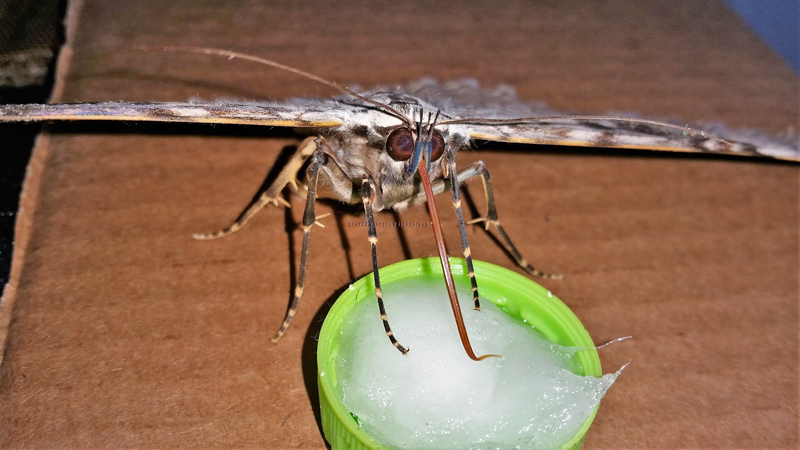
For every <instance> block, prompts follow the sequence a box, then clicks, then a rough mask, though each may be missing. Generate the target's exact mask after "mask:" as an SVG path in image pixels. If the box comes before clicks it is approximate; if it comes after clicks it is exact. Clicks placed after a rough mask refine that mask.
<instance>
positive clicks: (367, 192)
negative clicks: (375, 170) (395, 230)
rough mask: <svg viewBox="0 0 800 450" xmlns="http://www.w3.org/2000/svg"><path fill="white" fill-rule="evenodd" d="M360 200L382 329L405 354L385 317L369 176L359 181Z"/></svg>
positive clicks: (405, 349)
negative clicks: (365, 221) (365, 220)
mask: <svg viewBox="0 0 800 450" xmlns="http://www.w3.org/2000/svg"><path fill="white" fill-rule="evenodd" d="M361 201H362V202H363V203H364V212H365V213H366V216H367V231H368V233H369V243H370V246H371V247H372V274H373V275H374V277H375V296H376V297H377V298H378V309H379V310H380V312H381V320H382V321H383V329H384V330H386V335H387V336H389V340H390V341H391V342H392V345H394V346H395V348H397V349H398V350H400V353H402V354H404V355H405V354H406V353H408V349H407V348H405V347H403V346H402V345H400V343H399V342H397V339H396V338H395V337H394V333H393V332H392V328H391V327H390V326H389V320H388V318H387V317H386V307H385V306H384V304H383V291H382V290H381V277H380V274H379V271H378V230H377V229H376V227H375V218H374V217H373V215H372V187H371V186H370V181H369V178H364V179H363V180H362V182H361Z"/></svg>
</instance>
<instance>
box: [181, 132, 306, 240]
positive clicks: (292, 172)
mask: <svg viewBox="0 0 800 450" xmlns="http://www.w3.org/2000/svg"><path fill="white" fill-rule="evenodd" d="M315 141H316V138H314V137H309V138H307V139H305V140H304V141H303V142H302V143H301V144H300V145H299V146H298V147H297V150H296V151H295V153H294V155H292V157H291V158H290V159H289V161H288V162H287V163H286V165H285V166H284V167H283V169H281V171H280V172H279V173H278V176H277V177H276V178H275V181H273V182H272V184H270V185H269V187H268V188H267V189H266V190H265V191H264V192H263V193H262V194H261V196H260V197H259V198H258V200H256V201H254V202H252V203H250V205H248V206H247V208H245V210H244V211H242V213H241V214H239V217H237V218H236V220H234V221H233V223H231V224H230V225H228V226H227V227H225V228H223V229H222V230H219V231H215V232H213V233H198V234H195V235H194V236H193V237H194V238H195V239H198V240H210V239H218V238H222V237H225V236H227V235H229V234H232V233H235V232H237V231H239V229H240V228H242V227H243V226H244V224H246V223H247V221H248V220H250V219H251V218H252V217H253V216H255V215H256V213H258V212H259V211H261V210H262V209H263V208H264V207H265V206H267V205H269V204H273V205H275V206H285V207H287V208H289V207H291V205H290V204H289V202H287V201H286V200H284V198H283V197H281V191H282V190H283V188H285V187H286V186H287V185H289V186H291V187H292V189H294V190H295V191H297V172H298V171H299V170H300V168H301V167H303V164H305V162H306V160H307V159H308V158H309V157H310V156H311V155H312V154H313V153H314V151H315V150H316V149H317V144H316V142H315Z"/></svg>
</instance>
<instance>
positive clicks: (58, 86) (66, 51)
mask: <svg viewBox="0 0 800 450" xmlns="http://www.w3.org/2000/svg"><path fill="white" fill-rule="evenodd" d="M82 9H83V0H72V1H70V2H69V5H68V7H67V15H66V18H65V19H64V28H65V30H66V36H65V39H64V45H62V46H61V51H60V52H59V54H58V61H57V63H56V73H55V86H54V87H53V93H52V95H51V96H50V103H54V102H58V101H59V100H60V99H61V97H62V94H63V91H64V78H65V76H66V74H67V73H68V72H69V67H70V65H71V62H72V43H73V41H74V36H75V31H76V30H77V29H78V21H79V17H80V12H81V10H82ZM49 155H50V134H48V133H47V129H46V127H45V128H44V129H43V130H42V132H41V133H40V134H39V136H38V137H37V138H36V143H35V144H34V146H33V152H32V154H31V160H30V162H29V163H28V168H27V170H26V173H25V182H24V183H23V185H22V193H21V194H20V200H19V211H17V221H16V223H15V225H14V246H13V255H12V257H11V274H10V276H9V279H8V283H7V284H6V285H5V287H4V288H3V293H2V296H1V297H0V350H2V351H0V364H2V363H3V360H4V357H5V354H6V347H7V345H8V330H9V326H10V324H11V316H12V313H13V310H14V301H15V300H16V297H17V286H18V285H19V282H20V279H21V278H22V270H23V269H22V267H23V262H24V261H25V257H26V255H27V250H28V243H29V242H30V238H31V224H32V223H33V217H34V214H36V208H37V206H38V203H39V190H40V188H41V181H42V174H43V171H44V167H45V162H46V161H47V159H48V158H49Z"/></svg>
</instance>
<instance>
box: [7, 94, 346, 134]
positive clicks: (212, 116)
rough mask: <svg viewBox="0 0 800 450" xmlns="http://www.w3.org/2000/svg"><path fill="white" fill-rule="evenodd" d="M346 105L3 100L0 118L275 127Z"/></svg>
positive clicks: (327, 121) (333, 122)
mask: <svg viewBox="0 0 800 450" xmlns="http://www.w3.org/2000/svg"><path fill="white" fill-rule="evenodd" d="M345 112H346V111H345V109H344V107H343V106H341V105H340V104H338V103H336V102H333V101H330V100H320V101H315V100H305V101H297V102H294V103H287V104H269V103H205V102H194V103H133V102H102V103H65V104H52V105H0V122H44V121H61V120H68V121H71V120H95V121H109V120H110V121H129V122H185V123H208V124H237V125H261V126H273V127H315V128H326V127H336V126H339V125H342V124H343V123H344V120H343V118H344V117H345Z"/></svg>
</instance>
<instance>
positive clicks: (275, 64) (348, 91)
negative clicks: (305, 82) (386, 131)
mask: <svg viewBox="0 0 800 450" xmlns="http://www.w3.org/2000/svg"><path fill="white" fill-rule="evenodd" d="M133 49H134V50H136V51H143V52H148V51H162V52H184V53H200V54H203V55H213V56H223V57H227V58H228V59H229V60H231V59H234V58H239V59H244V60H246V61H252V62H255V63H259V64H264V65H267V66H270V67H274V68H276V69H281V70H285V71H286V72H289V73H293V74H295V75H299V76H301V77H304V78H308V79H309V80H312V81H316V82H317V83H320V84H324V85H325V86H328V87H331V88H333V89H336V90H338V91H339V92H342V93H343V94H347V95H351V96H353V97H355V98H357V99H359V100H361V101H362V102H365V103H369V104H371V105H374V106H377V107H378V108H380V109H382V110H383V111H385V112H387V113H389V114H391V115H393V116H395V117H396V118H398V119H400V120H402V121H403V123H405V124H406V125H409V126H411V125H412V123H411V121H410V120H408V118H407V117H406V116H405V114H403V113H401V112H400V111H398V110H396V109H394V108H392V107H391V106H389V105H387V104H385V103H381V102H379V101H375V100H372V99H370V98H367V97H364V96H363V95H361V94H358V93H357V92H354V91H352V90H351V89H350V88H349V87H347V86H344V85H341V84H339V83H337V82H335V81H331V80H327V79H325V78H322V77H318V76H316V75H314V74H312V73H309V72H306V71H304V70H300V69H297V68H294V67H292V66H287V65H285V64H281V63H279V62H276V61H273V60H271V59H266V58H260V57H258V56H253V55H248V54H246V53H239V52H234V51H230V50H222V49H217V48H208V47H178V46H171V45H168V46H164V47H156V46H150V45H139V46H136V47H134V48H133Z"/></svg>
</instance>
